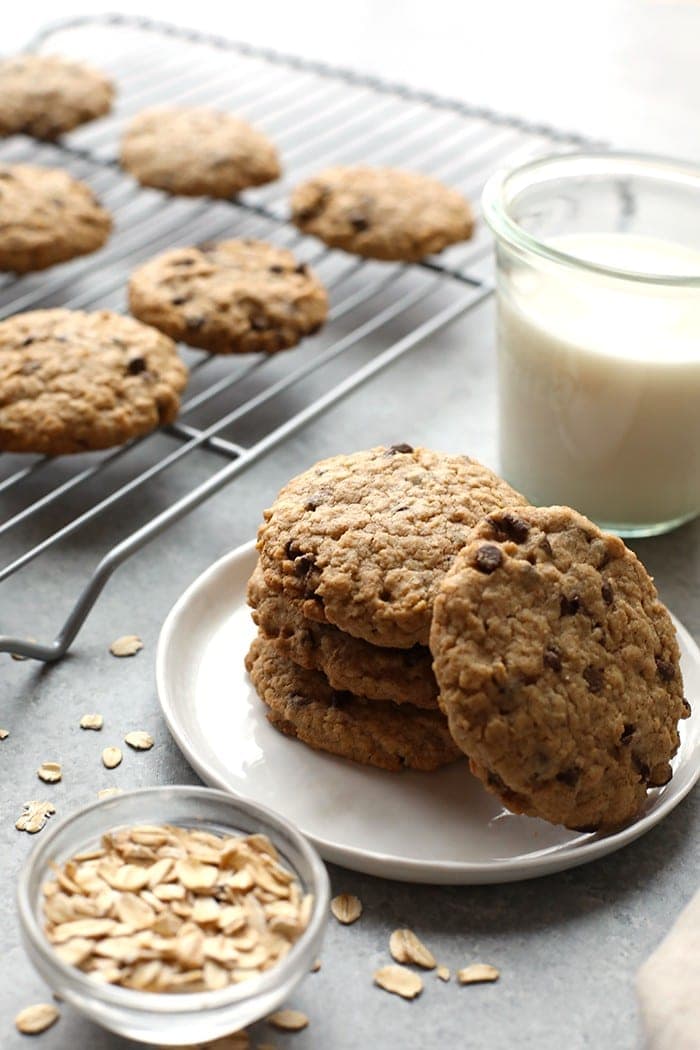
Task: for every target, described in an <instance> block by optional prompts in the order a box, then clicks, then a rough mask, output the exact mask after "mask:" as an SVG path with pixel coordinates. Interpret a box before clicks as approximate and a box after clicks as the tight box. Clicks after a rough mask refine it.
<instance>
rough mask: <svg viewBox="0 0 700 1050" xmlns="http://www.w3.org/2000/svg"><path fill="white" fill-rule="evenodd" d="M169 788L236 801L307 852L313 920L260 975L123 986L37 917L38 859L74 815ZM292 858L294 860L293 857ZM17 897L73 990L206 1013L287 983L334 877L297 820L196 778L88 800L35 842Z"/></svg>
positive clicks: (153, 1008) (35, 944) (312, 935)
mask: <svg viewBox="0 0 700 1050" xmlns="http://www.w3.org/2000/svg"><path fill="white" fill-rule="evenodd" d="M165 793H168V794H172V793H175V794H176V795H180V796H190V797H191V796H194V797H195V798H197V797H198V798H200V799H202V801H203V802H206V801H207V800H211V801H218V802H227V803H229V804H232V805H234V806H237V807H239V809H241V810H245V811H246V813H247V814H248V815H250V816H252V817H254V818H260V820H261V821H262V822H263V823H267V824H270V825H271V826H272V827H273V828H274V829H275V831H278V830H281V831H282V833H284V834H287V835H289V837H290V839H291V840H292V842H293V844H294V846H295V847H296V848H297V849H298V850H299V852H300V853H301V854H302V856H303V857H304V860H305V861H306V862H307V863H308V865H309V869H310V871H311V880H310V882H311V885H309V887H308V889H307V892H311V893H313V896H314V905H313V909H312V912H311V917H310V919H309V923H308V925H307V927H306V929H305V930H304V932H303V934H302V935H301V937H300V938H299V939H298V940H297V941H296V942H295V943H294V945H293V946H292V948H291V950H290V951H289V952H288V954H287V955H286V956H285V957H284V958H283V959H282V961H281V962H279V963H277V964H276V965H275V966H273V967H271V969H270V970H268V971H267V972H265V973H263V974H260V975H259V976H258V977H257V978H253V979H251V980H250V981H242V982H241V983H240V984H231V985H229V986H228V987H227V988H222V989H218V990H215V991H204V992H167V993H165V992H164V993H154V992H145V991H139V990H138V989H135V988H122V987H121V986H119V985H112V984H106V983H100V982H98V981H94V980H91V979H90V977H89V976H88V975H87V974H85V973H83V972H82V970H79V969H78V967H77V966H71V965H69V964H68V963H65V962H63V960H62V959H60V958H59V957H58V956H57V955H56V952H55V951H54V949H53V947H52V945H51V944H50V942H49V940H48V939H47V937H46V935H45V934H44V931H43V928H42V926H41V923H40V921H39V918H38V912H37V911H35V908H34V905H33V902H32V899H31V896H30V892H29V884H30V881H31V878H32V876H33V874H34V870H35V868H36V867H37V865H39V864H40V863H46V861H47V860H48V859H49V858H48V857H47V854H48V853H50V849H51V846H52V845H55V844H56V843H57V842H60V839H61V836H62V834H63V833H64V832H65V831H66V830H67V829H69V828H70V827H71V826H72V825H73V824H74V823H75V821H77V820H78V819H79V818H81V817H83V816H86V815H87V814H88V813H92V812H93V811H95V810H97V809H100V808H101V807H103V806H104V807H105V808H108V807H109V808H110V809H115V808H116V809H117V810H118V809H119V805H120V804H121V803H122V802H126V801H127V800H133V799H135V798H139V797H141V798H144V797H148V796H150V797H151V798H153V797H155V796H157V795H159V794H165ZM114 816H115V819H113V820H111V821H110V822H109V825H108V826H106V827H105V829H104V832H102V833H106V832H107V831H108V830H109V827H113V828H114V827H119V826H120V824H119V818H118V814H116V813H115V814H114ZM205 819H206V818H205ZM231 830H232V831H236V830H238V831H240V829H236V827H235V824H234V822H233V821H232V827H231ZM102 833H101V834H102ZM264 833H265V831H263V834H264ZM248 834H253V832H248ZM270 839H271V841H272V842H273V845H277V843H276V842H275V839H274V834H272V835H270ZM281 852H282V851H281ZM289 863H290V864H291V862H289ZM291 870H293V871H294V874H295V876H296V877H297V878H299V874H298V872H297V871H296V870H294V868H293V867H292V869H291ZM16 900H17V907H18V913H19V920H20V925H21V927H22V930H23V932H24V933H25V935H26V936H27V937H28V938H29V940H30V942H31V945H32V948H33V949H34V950H35V951H37V952H38V954H39V955H40V956H41V958H42V961H43V962H44V963H45V965H46V966H47V968H48V969H49V970H52V971H54V972H55V973H56V974H58V975H59V976H60V977H61V978H62V979H63V982H64V983H65V984H66V985H71V986H72V987H71V992H73V993H75V992H78V991H79V992H80V993H82V994H85V995H87V996H88V998H93V999H97V1000H99V1001H100V1002H103V1003H105V1004H106V1005H109V1006H110V1007H112V1008H115V1009H121V1010H126V1011H130V1012H136V1013H143V1014H146V1013H151V1014H152V1013H156V1014H161V1013H165V1014H180V1015H182V1014H186V1013H190V1012H193V1013H202V1012H204V1011H206V1010H209V1009H211V1010H224V1009H226V1008H227V1007H235V1006H236V1005H239V1004H240V1003H242V1002H251V1001H253V1000H255V999H256V998H258V997H263V996H265V995H266V994H267V993H269V992H270V991H272V990H273V989H275V988H276V987H277V986H278V985H279V984H284V983H285V980H286V979H287V978H289V977H291V976H292V974H294V973H295V972H296V970H297V965H298V962H299V957H300V956H302V957H303V955H304V954H305V952H304V949H305V948H306V947H307V946H308V945H309V943H310V942H313V941H315V940H316V938H317V936H318V935H319V934H320V932H321V930H322V929H323V927H324V926H325V924H326V921H327V914H328V906H329V901H330V881H329V878H328V872H327V871H326V868H325V865H324V864H323V861H322V860H321V858H320V856H319V855H318V853H317V852H316V850H315V849H314V847H313V846H312V845H311V843H310V842H309V841H308V840H307V839H306V838H305V837H304V836H303V835H302V833H301V832H300V831H299V830H298V829H297V828H296V827H295V825H294V824H292V823H291V822H289V821H288V820H287V819H286V818H285V817H282V816H280V814H278V813H276V812H275V811H274V810H271V809H268V807H267V806H262V805H260V804H259V803H257V802H253V801H251V800H249V799H247V798H245V797H243V796H241V795H236V794H233V793H232V792H228V791H219V790H216V789H214V788H207V787H200V786H199V785H195V784H192V785H189V784H179V785H167V784H162V785H159V786H156V787H149V788H137V789H134V790H132V791H124V792H123V793H122V794H120V795H114V796H112V797H110V798H106V799H99V800H98V801H97V802H91V803H90V804H89V805H86V806H82V807H80V809H77V810H75V811H74V812H72V813H70V814H68V816H66V817H64V819H63V820H62V821H60V822H59V823H58V824H55V825H54V826H53V827H52V828H51V829H50V830H49V832H48V834H47V835H46V836H42V839H41V841H40V842H38V843H37V845H36V847H35V848H34V849H33V850H32V852H31V853H30V854H29V856H28V857H27V859H26V861H25V862H24V865H23V867H22V870H21V871H20V875H19V879H18V884H17V891H16ZM49 983H50V982H49Z"/></svg>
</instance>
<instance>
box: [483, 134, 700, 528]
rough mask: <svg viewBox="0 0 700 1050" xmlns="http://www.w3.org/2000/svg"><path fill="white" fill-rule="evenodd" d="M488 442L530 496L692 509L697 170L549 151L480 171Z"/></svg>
mask: <svg viewBox="0 0 700 1050" xmlns="http://www.w3.org/2000/svg"><path fill="white" fill-rule="evenodd" d="M483 205H484V215H485V218H486V221H487V222H488V224H489V225H490V227H491V229H492V230H493V232H494V234H495V236H496V258H497V289H498V360H499V369H498V371H499V442H500V456H501V467H502V471H503V474H504V476H505V477H506V478H507V479H508V481H509V482H511V484H513V485H514V486H515V487H516V488H518V489H520V490H521V491H522V492H524V493H525V494H526V495H527V496H528V497H529V499H531V500H532V502H533V503H537V504H540V505H545V504H568V505H570V506H573V507H575V508H576V509H577V510H580V511H582V512H583V513H584V514H586V515H587V516H588V517H590V518H592V519H593V520H594V521H596V522H598V523H599V524H600V525H602V526H603V527H605V528H607V529H609V530H610V531H613V532H617V533H619V534H620V535H623V536H651V535H655V534H657V533H661V532H666V531H668V530H669V529H672V528H674V527H676V526H677V525H680V524H681V523H683V522H685V521H687V520H689V519H690V518H693V517H695V515H697V514H698V513H700V169H697V168H694V167H691V166H689V165H684V164H682V163H676V162H671V161H666V160H662V159H657V158H654V157H645V156H637V155H630V154H621V153H598V154H581V153H574V154H561V155H556V156H551V157H546V158H544V159H540V160H537V161H534V162H531V163H529V164H526V165H524V166H523V167H520V168H517V169H516V170H514V171H511V172H503V173H497V174H496V175H494V176H493V177H492V179H491V180H490V181H489V183H488V184H487V186H486V188H485V190H484V197H483Z"/></svg>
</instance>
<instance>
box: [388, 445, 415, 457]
mask: <svg viewBox="0 0 700 1050" xmlns="http://www.w3.org/2000/svg"><path fill="white" fill-rule="evenodd" d="M398 452H413V447H412V446H411V445H406V444H401V445H389V448H388V449H387V450H386V452H385V453H384V455H385V456H395V455H396V454H397V453H398Z"/></svg>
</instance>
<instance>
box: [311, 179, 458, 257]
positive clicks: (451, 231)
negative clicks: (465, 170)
mask: <svg viewBox="0 0 700 1050" xmlns="http://www.w3.org/2000/svg"><path fill="white" fill-rule="evenodd" d="M291 208H292V222H294V223H295V224H296V225H297V226H298V227H299V229H300V230H303V232H304V233H312V234H314V235H315V236H316V237H319V238H320V239H321V240H322V241H324V242H325V243H326V244H328V245H330V246H331V247H332V248H343V249H344V250H345V251H347V252H354V253H355V254H356V255H363V256H367V257H369V258H372V259H386V260H392V259H395V260H403V261H405V262H410V261H415V260H418V259H422V258H424V257H425V256H426V255H431V254H433V253H435V252H441V251H442V250H443V248H446V247H447V246H448V245H450V244H455V243H456V242H458V241H465V240H468V239H469V238H470V237H471V235H472V233H473V230H474V215H473V212H472V209H471V207H470V205H469V202H468V201H466V200H465V199H464V197H462V195H461V194H460V193H458V192H457V190H453V189H450V188H449V187H448V186H445V185H443V183H441V182H439V181H438V180H437V179H433V178H430V177H429V176H428V175H419V174H417V173H416V172H410V171H400V170H398V169H395V168H369V167H350V168H345V167H336V168H328V169H327V170H326V171H322V172H320V173H319V174H318V175H314V177H313V178H311V179H309V180H308V181H306V182H304V183H302V184H301V185H300V186H297V188H296V189H295V190H294V193H293V194H292V200H291Z"/></svg>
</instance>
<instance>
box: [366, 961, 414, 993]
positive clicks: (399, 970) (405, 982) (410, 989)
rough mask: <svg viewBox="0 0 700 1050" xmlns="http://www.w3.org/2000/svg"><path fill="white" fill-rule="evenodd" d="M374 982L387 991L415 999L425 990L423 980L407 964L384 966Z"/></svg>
mask: <svg viewBox="0 0 700 1050" xmlns="http://www.w3.org/2000/svg"><path fill="white" fill-rule="evenodd" d="M374 983H375V984H378V985H379V987H380V988H383V989H384V991H385V992H393V994H394V995H400V996H401V997H402V998H403V999H415V997H416V996H417V995H420V993H421V992H422V991H423V981H422V979H421V978H420V977H419V976H418V974H417V973H414V972H413V970H407V969H406V967H405V966H383V967H382V968H381V970H377V971H376V973H375V975H374Z"/></svg>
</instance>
